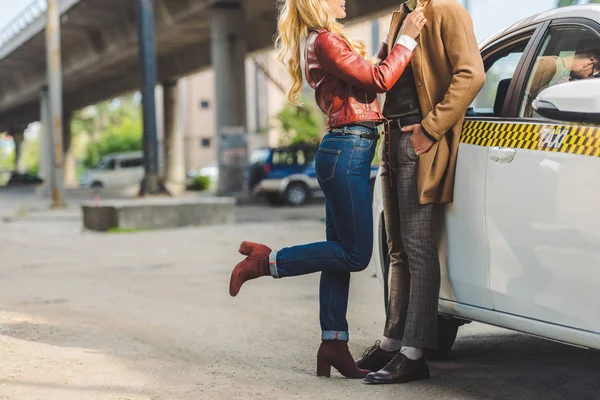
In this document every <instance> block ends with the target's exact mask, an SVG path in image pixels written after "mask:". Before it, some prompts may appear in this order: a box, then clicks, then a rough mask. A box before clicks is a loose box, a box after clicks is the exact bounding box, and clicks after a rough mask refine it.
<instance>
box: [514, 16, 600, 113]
mask: <svg viewBox="0 0 600 400" xmlns="http://www.w3.org/2000/svg"><path fill="white" fill-rule="evenodd" d="M599 76H600V39H599V38H598V35H596V34H595V33H594V32H592V31H590V30H589V29H587V28H585V27H582V26H559V27H554V28H552V29H550V32H549V34H548V36H547V37H546V39H545V40H544V43H543V45H542V47H541V50H540V52H539V53H538V56H537V57H536V59H535V63H534V65H533V68H532V70H531V74H530V75H529V78H528V82H527V85H526V87H525V92H524V96H523V100H522V102H521V111H520V113H519V115H520V116H521V117H526V118H530V117H534V118H541V116H540V115H538V114H537V113H536V112H535V111H534V110H533V107H532V103H533V100H535V98H536V97H537V96H538V95H539V94H540V92H542V91H543V90H544V89H546V88H548V87H550V86H554V85H559V84H561V83H565V82H570V81H576V80H581V79H589V78H593V77H599Z"/></svg>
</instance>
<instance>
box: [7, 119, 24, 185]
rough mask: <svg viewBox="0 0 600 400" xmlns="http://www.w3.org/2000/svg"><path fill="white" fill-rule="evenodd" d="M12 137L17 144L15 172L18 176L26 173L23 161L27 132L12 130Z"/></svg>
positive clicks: (17, 129)
mask: <svg viewBox="0 0 600 400" xmlns="http://www.w3.org/2000/svg"><path fill="white" fill-rule="evenodd" d="M10 135H11V136H12V138H13V142H14V143H15V171H16V172H17V173H18V174H23V173H25V164H24V160H23V141H24V140H25V131H24V129H22V128H16V129H11V130H10Z"/></svg>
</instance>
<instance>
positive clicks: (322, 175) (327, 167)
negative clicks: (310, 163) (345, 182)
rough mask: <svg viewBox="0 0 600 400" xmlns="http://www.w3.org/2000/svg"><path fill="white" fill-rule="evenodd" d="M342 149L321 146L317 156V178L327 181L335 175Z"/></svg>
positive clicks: (323, 181)
mask: <svg viewBox="0 0 600 400" xmlns="http://www.w3.org/2000/svg"><path fill="white" fill-rule="evenodd" d="M341 153H342V151H341V150H334V149H327V148H323V147H320V148H319V149H318V150H317V156H316V158H315V172H316V174H317V180H318V181H319V182H322V183H325V182H327V181H330V180H332V179H333V178H334V177H335V167H336V165H337V162H338V160H339V158H340V154H341Z"/></svg>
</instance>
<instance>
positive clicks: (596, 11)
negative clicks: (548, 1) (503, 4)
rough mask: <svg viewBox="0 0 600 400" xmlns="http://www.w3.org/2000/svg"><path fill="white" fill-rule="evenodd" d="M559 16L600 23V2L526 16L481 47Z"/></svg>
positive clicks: (483, 42) (486, 40) (485, 41)
mask: <svg viewBox="0 0 600 400" xmlns="http://www.w3.org/2000/svg"><path fill="white" fill-rule="evenodd" d="M559 18H586V19H591V20H592V21H596V22H598V23H600V4H583V5H578V6H570V7H562V8H556V9H552V10H549V11H544V12H542V13H539V14H536V15H533V16H531V17H529V18H525V19H523V20H521V21H519V22H517V23H516V24H513V25H511V26H509V27H508V28H505V29H502V30H501V31H500V32H497V33H495V34H493V35H492V36H490V37H489V38H487V39H485V40H484V41H482V42H481V43H480V45H479V47H480V48H483V47H485V46H487V45H488V44H490V43H492V42H494V41H496V40H497V39H499V38H501V37H502V36H504V35H506V34H508V33H511V32H514V31H518V30H519V29H521V28H524V27H526V26H529V25H534V24H537V23H540V22H545V21H550V20H554V19H559Z"/></svg>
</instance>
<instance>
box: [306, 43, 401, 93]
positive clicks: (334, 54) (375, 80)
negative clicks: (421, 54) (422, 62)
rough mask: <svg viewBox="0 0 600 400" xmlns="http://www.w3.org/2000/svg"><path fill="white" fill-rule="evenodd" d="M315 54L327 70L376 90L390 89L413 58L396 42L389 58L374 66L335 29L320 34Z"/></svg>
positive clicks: (361, 86) (358, 85) (364, 87)
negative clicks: (334, 30) (336, 32)
mask: <svg viewBox="0 0 600 400" xmlns="http://www.w3.org/2000/svg"><path fill="white" fill-rule="evenodd" d="M315 54H316V56H317V59H318V61H319V63H320V65H321V67H322V68H323V70H324V71H325V72H327V73H329V74H331V75H333V76H335V77H337V78H339V79H341V80H343V81H344V82H347V83H349V84H351V85H352V86H356V87H360V88H362V89H364V90H366V91H368V92H374V93H385V92H387V91H389V90H390V89H391V88H392V87H393V86H394V85H395V84H396V81H398V79H400V76H401V75H402V73H403V72H404V70H405V69H406V66H407V65H408V63H409V62H410V60H411V59H412V51H410V50H409V49H407V48H406V47H404V46H402V45H396V46H394V50H393V51H392V52H391V53H390V55H389V56H388V57H387V58H386V59H385V61H383V62H382V63H381V64H379V65H378V66H377V65H373V64H372V63H370V62H369V61H367V60H365V59H364V58H362V57H361V56H360V54H358V53H356V52H355V51H354V50H353V49H352V48H351V47H350V45H349V44H348V43H346V41H345V40H344V39H342V38H341V37H340V36H339V35H336V34H334V33H331V32H323V33H320V34H319V36H318V37H317V38H316V40H315Z"/></svg>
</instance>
